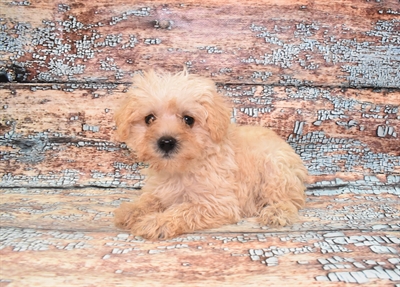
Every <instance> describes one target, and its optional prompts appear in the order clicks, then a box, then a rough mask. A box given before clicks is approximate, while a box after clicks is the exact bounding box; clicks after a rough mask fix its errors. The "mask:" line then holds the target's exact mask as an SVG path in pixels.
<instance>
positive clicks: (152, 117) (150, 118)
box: [144, 114, 156, 125]
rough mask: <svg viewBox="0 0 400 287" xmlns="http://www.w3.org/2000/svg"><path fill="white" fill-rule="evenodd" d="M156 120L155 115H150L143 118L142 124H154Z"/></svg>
mask: <svg viewBox="0 0 400 287" xmlns="http://www.w3.org/2000/svg"><path fill="white" fill-rule="evenodd" d="M155 120H156V117H155V115H153V114H150V115H147V116H145V117H144V122H145V123H146V125H149V124H151V123H152V122H154V121H155Z"/></svg>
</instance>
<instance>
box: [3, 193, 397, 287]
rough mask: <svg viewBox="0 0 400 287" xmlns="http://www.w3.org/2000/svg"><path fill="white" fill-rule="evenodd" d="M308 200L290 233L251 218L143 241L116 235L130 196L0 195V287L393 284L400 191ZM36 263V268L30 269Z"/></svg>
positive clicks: (288, 229) (311, 195)
mask: <svg viewBox="0 0 400 287" xmlns="http://www.w3.org/2000/svg"><path fill="white" fill-rule="evenodd" d="M322 191H323V189H322V188H319V189H314V190H313V192H309V196H308V201H307V206H306V208H305V209H303V210H302V211H301V214H300V219H299V222H297V223H296V224H294V226H292V227H285V228H280V229H273V228H268V227H260V226H258V224H256V223H255V222H254V220H252V219H247V220H244V221H242V222H239V223H238V224H234V225H227V226H223V227H221V228H218V229H213V230H205V231H199V232H196V233H193V234H185V235H182V236H179V237H177V238H174V239H171V240H166V241H147V240H143V239H142V238H140V237H135V236H133V235H129V234H128V233H127V232H126V231H122V230H117V229H116V228H115V227H114V226H113V224H112V217H113V216H112V210H113V209H114V208H116V207H117V206H118V205H119V204H120V203H121V202H122V201H133V200H135V199H137V196H138V195H139V191H137V190H128V189H105V188H100V189H99V188H84V189H51V188H49V189H25V188H24V189H12V188H11V189H2V190H0V193H1V197H2V201H1V203H0V220H1V227H0V256H1V258H2V260H1V261H2V264H1V265H0V268H1V275H0V280H1V284H3V285H2V286H10V287H11V286H35V285H40V286H50V285H51V286H54V285H57V286H78V285H79V286H92V285H93V286H111V285H113V286H116V285H129V286H132V285H135V286H137V285H140V286H144V285H145V286H153V285H158V286H159V285H163V286H164V285H165V286H166V285H168V286H188V285H191V286H205V285H209V286H210V285H211V286H221V285H229V286H243V285H246V286H260V284H267V285H270V286H281V285H282V284H283V283H284V284H285V286H320V285H323V284H326V283H327V282H332V283H333V282H335V284H336V285H335V286H342V285H340V284H345V283H350V282H351V283H359V284H361V283H367V284H368V286H393V284H396V283H397V282H399V278H400V277H399V275H400V274H399V271H400V269H399V265H400V264H399V263H400V258H399V253H400V249H399V246H400V245H399V243H400V237H399V230H400V209H399V205H398V202H399V197H400V190H397V192H394V193H381V194H368V193H363V194H354V193H343V194H336V195H332V194H331V195H327V194H325V195H324V194H321V193H322ZM33 261H34V262H35V264H32V262H33Z"/></svg>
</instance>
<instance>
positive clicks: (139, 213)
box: [115, 71, 307, 239]
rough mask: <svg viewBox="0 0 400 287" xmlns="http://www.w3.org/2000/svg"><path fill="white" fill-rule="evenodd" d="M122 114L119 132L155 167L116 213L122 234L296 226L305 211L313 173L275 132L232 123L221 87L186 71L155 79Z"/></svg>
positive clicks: (148, 77) (139, 86) (135, 92)
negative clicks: (248, 220)
mask: <svg viewBox="0 0 400 287" xmlns="http://www.w3.org/2000/svg"><path fill="white" fill-rule="evenodd" d="M133 85H134V87H133V88H132V89H131V90H130V92H129V96H128V98H127V100H126V101H125V102H124V103H123V105H122V107H121V109H120V110H119V111H118V112H117V113H116V115H115V120H116V123H117V127H118V129H117V132H118V137H119V140H120V141H124V142H125V143H126V144H127V145H128V147H130V148H131V149H132V150H133V151H134V152H135V154H136V156H137V158H138V159H139V160H140V161H143V162H146V163H148V164H149V169H148V172H147V181H146V183H145V186H144V187H143V194H142V195H141V197H140V198H139V199H138V200H137V201H135V202H133V203H123V204H122V205H121V206H120V207H119V208H118V209H116V210H115V223H116V225H117V226H118V227H122V228H126V229H130V230H131V232H132V233H133V234H135V235H140V236H142V237H144V238H149V239H157V238H162V239H166V238H171V237H174V236H177V235H179V234H182V233H187V232H192V231H194V230H199V229H206V228H214V227H219V226H221V225H223V224H228V223H234V222H237V221H239V220H240V219H241V218H245V217H254V216H256V217H258V219H259V221H260V223H261V224H265V225H273V226H284V225H287V224H291V223H292V222H293V221H294V220H295V219H296V218H297V214H298V209H300V208H301V207H303V206H304V203H305V195H304V190H305V185H304V182H305V181H306V178H307V171H306V169H305V167H304V165H303V163H302V161H301V159H300V157H299V156H298V155H297V154H296V153H295V152H294V151H293V149H292V148H291V147H290V146H289V145H288V144H287V143H286V142H285V141H284V140H282V139H281V138H280V137H279V136H278V135H276V134H275V132H273V131H271V130H269V129H266V128H262V127H255V126H237V125H235V124H231V123H230V114H231V110H230V108H229V105H228V104H227V103H226V102H225V100H224V98H223V97H222V96H221V95H219V94H218V93H217V91H216V88H215V84H214V82H212V81H211V80H208V79H206V78H203V77H199V76H195V75H189V74H188V73H187V72H186V71H183V72H181V73H178V74H175V75H171V74H169V73H163V72H159V73H156V72H154V71H149V72H146V73H144V74H143V75H137V76H135V77H134V84H133Z"/></svg>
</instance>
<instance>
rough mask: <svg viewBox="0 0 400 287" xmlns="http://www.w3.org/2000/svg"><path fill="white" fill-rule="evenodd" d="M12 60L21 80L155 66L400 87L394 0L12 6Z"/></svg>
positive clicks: (7, 30) (103, 77)
mask: <svg viewBox="0 0 400 287" xmlns="http://www.w3.org/2000/svg"><path fill="white" fill-rule="evenodd" d="M0 11H2V12H1V18H2V20H1V24H2V27H3V28H2V29H3V32H2V33H3V35H4V36H3V39H4V40H3V42H2V46H1V48H0V51H1V57H2V59H1V60H2V61H4V62H5V63H6V64H7V65H16V66H18V67H20V69H21V71H25V72H24V73H23V72H21V73H20V76H18V77H17V78H18V79H19V80H20V81H36V82H60V81H62V82H65V81H69V82H71V81H72V82H76V81H96V82H104V81H108V82H115V81H119V82H120V81H130V79H131V75H132V73H134V72H135V71H138V70H140V69H147V68H149V67H164V68H168V69H170V70H179V69H181V67H182V66H183V65H187V66H188V67H189V69H190V70H191V71H192V72H195V73H199V74H203V75H206V76H211V77H213V78H214V79H215V80H216V81H217V82H221V83H247V84H249V83H254V82H259V83H260V82H263V83H267V84H280V85H299V84H308V85H315V86H344V87H346V86H355V87H392V88H399V87H400V84H399V83H400V78H399V74H398V66H399V62H400V60H399V53H400V52H399V41H398V39H399V25H400V22H399V13H400V10H399V6H398V1H397V0H386V1H378V2H377V1H361V2H360V1H359V2H356V3H355V2H354V1H341V0H340V1H339V0H336V1H327V0H319V1H312V2H310V1H305V0H297V1H274V0H261V1H260V0H251V1H244V2H237V1H226V0H225V1H218V2H216V1H209V0H207V1H202V2H201V3H199V2H198V1H186V2H185V3H182V2H181V1H168V3H167V2H165V1H142V2H141V3H140V4H139V3H132V1H128V0H116V1H113V2H112V3H110V2H109V1H104V0H101V1H95V2H84V1H75V2H71V3H69V2H66V3H65V4H59V3H56V2H53V3H46V4H45V3H44V2H22V1H21V2H18V1H2V2H1V3H0Z"/></svg>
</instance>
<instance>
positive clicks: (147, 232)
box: [131, 213, 183, 240]
mask: <svg viewBox="0 0 400 287" xmlns="http://www.w3.org/2000/svg"><path fill="white" fill-rule="evenodd" d="M181 226H182V225H181ZM131 232H132V234H134V235H138V236H141V237H143V238H146V239H151V240H155V239H169V238H172V237H176V236H178V235H180V234H182V233H183V230H182V227H180V225H179V222H176V221H174V220H173V219H172V218H169V217H167V216H164V215H163V214H162V213H157V214H150V215H147V216H145V217H143V218H141V219H140V220H139V221H138V222H136V223H135V224H134V225H133V226H132V228H131Z"/></svg>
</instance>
